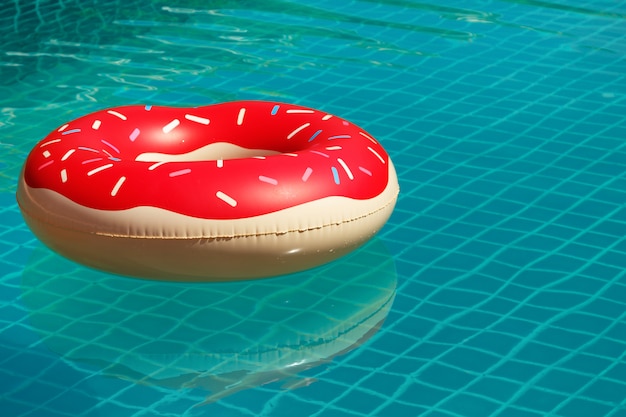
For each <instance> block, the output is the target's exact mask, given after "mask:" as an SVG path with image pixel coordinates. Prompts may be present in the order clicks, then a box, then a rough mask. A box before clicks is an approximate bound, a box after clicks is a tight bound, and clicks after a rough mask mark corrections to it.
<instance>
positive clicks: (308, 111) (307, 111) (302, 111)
mask: <svg viewBox="0 0 626 417" xmlns="http://www.w3.org/2000/svg"><path fill="white" fill-rule="evenodd" d="M287 113H292V114H293V113H314V111H313V110H305V109H289V110H287Z"/></svg>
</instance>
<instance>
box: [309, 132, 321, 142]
mask: <svg viewBox="0 0 626 417" xmlns="http://www.w3.org/2000/svg"><path fill="white" fill-rule="evenodd" d="M320 133H322V129H320V130H318V131H317V132H315V133H313V136H311V138H310V139H309V142H311V141H313V139H315V138H316V137H317V135H319V134H320Z"/></svg>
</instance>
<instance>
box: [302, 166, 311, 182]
mask: <svg viewBox="0 0 626 417" xmlns="http://www.w3.org/2000/svg"><path fill="white" fill-rule="evenodd" d="M312 173H313V168H311V167H309V168H307V169H306V170H305V171H304V174H303V175H302V181H304V182H306V180H308V179H309V177H310V176H311V174H312Z"/></svg>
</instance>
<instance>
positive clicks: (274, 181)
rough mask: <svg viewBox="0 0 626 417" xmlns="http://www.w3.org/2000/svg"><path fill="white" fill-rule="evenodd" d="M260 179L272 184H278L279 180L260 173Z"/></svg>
mask: <svg viewBox="0 0 626 417" xmlns="http://www.w3.org/2000/svg"><path fill="white" fill-rule="evenodd" d="M259 181H262V182H266V183H268V184H272V185H278V181H277V180H275V179H274V178H270V177H265V176H263V175H259Z"/></svg>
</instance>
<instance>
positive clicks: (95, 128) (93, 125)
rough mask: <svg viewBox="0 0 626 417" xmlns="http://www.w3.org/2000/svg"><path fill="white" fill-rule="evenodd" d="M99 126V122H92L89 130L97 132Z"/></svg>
mask: <svg viewBox="0 0 626 417" xmlns="http://www.w3.org/2000/svg"><path fill="white" fill-rule="evenodd" d="M101 124H102V122H101V121H100V120H97V119H96V120H94V121H93V124H92V125H91V128H92V129H93V130H98V129H100V125H101Z"/></svg>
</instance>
